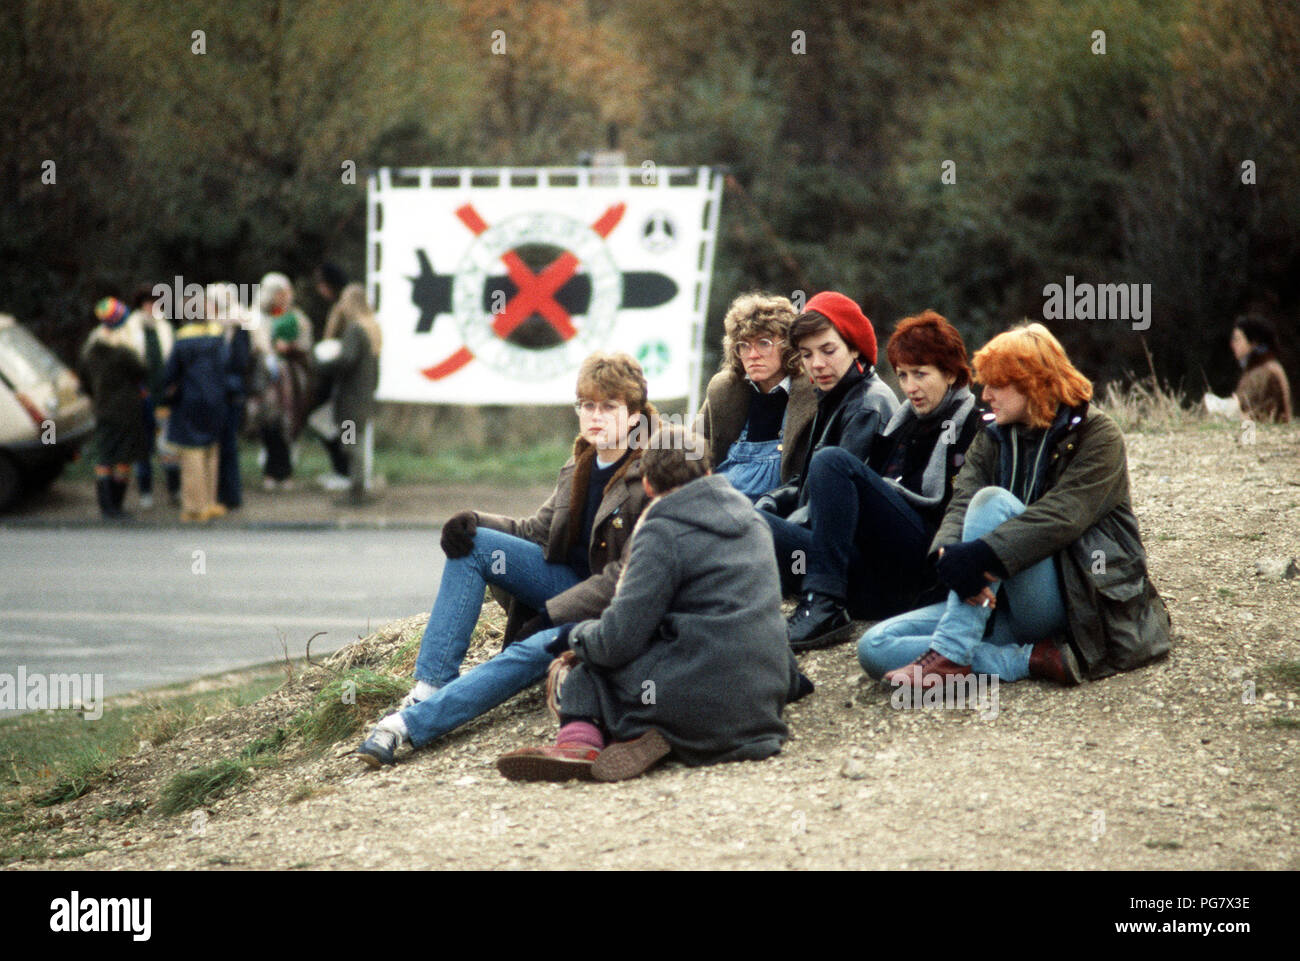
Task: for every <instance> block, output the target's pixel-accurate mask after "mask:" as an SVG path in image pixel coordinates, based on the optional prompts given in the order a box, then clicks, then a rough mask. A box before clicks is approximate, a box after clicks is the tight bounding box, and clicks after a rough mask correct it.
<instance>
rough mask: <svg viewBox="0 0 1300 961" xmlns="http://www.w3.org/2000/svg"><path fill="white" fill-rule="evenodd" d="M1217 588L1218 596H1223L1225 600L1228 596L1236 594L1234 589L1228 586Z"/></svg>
mask: <svg viewBox="0 0 1300 961" xmlns="http://www.w3.org/2000/svg"><path fill="white" fill-rule="evenodd" d="M1217 590H1218V594H1219V596H1220V597H1221V598H1223V599H1224V600H1225V601H1226V600H1227V599H1228V598H1230V597H1236V596H1237V592H1236V591H1234V590H1233V589H1232V588H1230V587H1220V588H1218V589H1217Z"/></svg>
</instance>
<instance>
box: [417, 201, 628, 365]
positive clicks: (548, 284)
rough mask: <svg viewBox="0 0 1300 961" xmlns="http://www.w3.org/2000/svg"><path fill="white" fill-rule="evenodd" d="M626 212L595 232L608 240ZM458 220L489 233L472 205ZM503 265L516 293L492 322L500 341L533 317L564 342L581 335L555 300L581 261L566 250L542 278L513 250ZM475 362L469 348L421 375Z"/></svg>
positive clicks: (614, 213) (611, 215)
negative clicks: (540, 318)
mask: <svg viewBox="0 0 1300 961" xmlns="http://www.w3.org/2000/svg"><path fill="white" fill-rule="evenodd" d="M625 210H627V204H615V205H614V206H612V207H610V208H609V209H608V210H606V211H605V212H604V213H603V214H601V216H600V219H599V220H597V221H596V222H595V223H594V224H592V225H591V229H592V230H594V231H595V232H596V233H597V234H599V235H600V236H601V237H608V236H609V235H610V233H611V232H612V231H613V229H614V228H615V227H617V226H618V222H619V221H620V220H622V219H623V213H624V211H625ZM456 216H457V217H459V218H460V221H461V223H463V224H464V225H465V226H466V227H468V228H469V229H470V231H471V232H472V233H473V234H474V235H475V236H478V235H480V234H482V233H483V232H484V231H486V230H487V229H488V225H487V223H486V221H484V220H483V218H482V217H480V216H479V214H478V211H476V210H475V209H474V207H473V205H472V204H465V206H463V207H461V208H460V209H459V210H457V211H456ZM501 262H502V263H504V264H505V266H506V273H507V274H508V275H509V276H510V280H511V282H512V283H514V285H515V288H516V292H515V295H514V296H513V297H511V298H510V300H509V301H508V302H507V303H506V306H505V309H504V310H503V311H502V312H501V313H500V314H498V315H497V316H496V317H495V318H494V319H493V321H492V329H493V331H495V332H496V335H497V336H498V337H500V338H502V339H503V340H504V339H505V338H506V337H509V336H510V334H511V333H513V332H514V330H515V329H516V328H517V327H518V326H519V325H520V324H522V323H523V322H524V321H525V320H527V319H528V318H529V317H531V316H532V315H533V314H540V315H541V316H542V317H543V318H544V319H545V320H546V322H547V323H548V324H550V325H551V327H552V328H553V329H554V330H555V332H556V333H557V334H559V335H560V337H561V338H562V339H563V340H568V339H569V338H570V337H572V336H573V335H574V334H575V333H577V331H576V330H575V329H574V327H573V323H572V321H571V318H570V317H569V313H568V311H566V310H565V309H564V308H563V307H562V306H560V304H559V302H558V301H557V300H556V299H555V294H556V293H557V292H558V291H559V290H560V288H562V287H563V286H564V285H565V284H567V283H568V282H569V281H570V280H571V279H572V278H573V275H574V274H575V273H577V271H578V258H577V257H576V256H574V254H573V253H572V252H571V251H568V250H566V251H565V252H564V253H563V254H561V255H560V256H559V257H557V258H556V259H555V260H554V261H552V262H551V263H550V264H549V265H548V266H547V267H546V268H545V269H543V270H542V272H541V273H539V274H535V273H533V271H532V270H531V269H530V268H529V266H528V265H527V264H526V263H524V261H523V259H522V258H521V257H520V256H519V255H518V254H517V253H515V252H514V251H513V250H507V251H506V252H505V253H503V254H502V255H501ZM473 359H474V352H473V351H471V350H470V349H469V348H468V347H461V348H460V349H459V350H457V351H456V352H455V353H454V354H452V355H451V356H450V357H448V358H447V359H446V360H444V361H442V362H441V363H439V364H435V365H434V366H432V367H430V368H428V369H426V370H423V371H421V373H422V374H424V376H425V377H428V378H429V379H430V380H440V379H442V378H443V377H446V376H448V375H449V374H453V373H455V372H456V371H458V370H460V369H461V368H462V367H464V366H465V365H466V364H468V363H469V362H470V361H471V360H473Z"/></svg>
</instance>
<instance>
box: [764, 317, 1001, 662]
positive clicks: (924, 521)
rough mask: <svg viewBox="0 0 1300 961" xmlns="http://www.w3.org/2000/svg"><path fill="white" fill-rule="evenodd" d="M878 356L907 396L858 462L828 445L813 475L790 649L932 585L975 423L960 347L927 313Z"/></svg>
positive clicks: (898, 605)
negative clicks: (940, 536) (935, 546)
mask: <svg viewBox="0 0 1300 961" xmlns="http://www.w3.org/2000/svg"><path fill="white" fill-rule="evenodd" d="M885 353H886V354H887V355H888V357H889V362H890V364H891V365H893V368H894V373H896V374H897V375H898V380H899V386H900V387H901V388H902V391H903V396H904V397H905V398H906V400H907V403H905V404H903V405H902V406H900V407H898V408H897V409H896V410H894V411H893V412H892V414H891V415H890V416H889V417H888V418H887V419H885V420H884V421H882V422H881V425H880V426H879V427H878V429H877V434H876V437H875V440H874V442H873V444H872V446H871V448H870V451H869V453H868V455H867V457H866V460H865V463H864V462H863V460H862V459H859V458H858V457H855V456H854V455H853V454H852V453H851V452H850V451H848V450H846V449H845V448H843V447H828V448H826V449H825V450H823V451H821V452H820V453H819V454H818V455H817V456H816V457H815V458H813V460H812V464H811V467H810V469H809V472H808V488H809V491H810V496H809V506H810V518H811V525H812V526H811V530H810V531H809V536H808V537H807V538H806V542H805V543H804V544H803V547H804V549H805V552H806V557H807V573H806V574H805V575H804V579H803V584H802V588H803V592H804V594H803V598H802V600H801V602H800V604H799V606H798V607H797V608H796V609H795V612H794V614H793V615H791V618H790V625H789V638H790V646H791V647H792V648H793V649H794V650H796V651H801V650H808V649H811V648H815V647H825V646H827V645H829V644H834V643H836V642H837V641H847V640H850V639H851V637H852V634H851V628H852V620H851V613H852V614H854V615H857V616H859V617H862V618H868V619H872V620H874V619H877V618H881V617H888V616H889V615H891V614H897V613H899V612H900V611H906V610H909V609H910V608H912V607H914V606H916V602H917V599H918V595H920V594H921V593H922V592H923V591H924V590H926V589H927V588H929V587H932V586H935V582H934V575H933V572H932V571H931V569H930V567H929V565H928V564H927V563H926V553H927V551H928V549H929V546H930V539H931V538H932V537H934V533H935V531H936V530H938V527H939V522H940V521H941V520H943V512H944V508H945V507H946V506H947V505H948V498H949V497H951V496H952V482H953V478H954V476H955V475H956V474H957V471H958V469H959V468H960V467H961V464H962V460H963V455H964V454H965V452H966V448H967V447H968V446H970V443H971V441H972V439H974V436H975V431H976V430H977V429H978V428H979V418H978V417H976V416H974V415H975V396H974V395H973V394H972V393H971V392H970V387H969V386H968V385H969V384H970V366H969V364H968V363H967V360H966V345H965V344H964V343H963V342H962V339H961V334H959V333H958V332H957V329H956V328H955V327H953V325H952V324H950V323H948V321H947V320H945V319H944V318H943V317H942V316H940V315H939V314H937V313H935V312H934V311H933V310H927V311H925V312H924V313H922V314H919V315H917V316H915V317H907V318H904V319H903V320H902V321H900V322H899V324H898V327H897V328H896V329H895V331H894V334H893V336H892V337H890V338H889V343H888V345H887V346H886V348H885Z"/></svg>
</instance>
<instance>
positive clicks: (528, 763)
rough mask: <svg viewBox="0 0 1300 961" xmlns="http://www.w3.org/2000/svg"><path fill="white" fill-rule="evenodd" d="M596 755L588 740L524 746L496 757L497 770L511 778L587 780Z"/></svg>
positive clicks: (523, 779) (521, 779)
mask: <svg viewBox="0 0 1300 961" xmlns="http://www.w3.org/2000/svg"><path fill="white" fill-rule="evenodd" d="M599 755H600V750H599V749H598V748H594V747H592V746H591V745H589V744H552V745H549V746H547V747H525V748H521V749H520V750H518V751H511V752H510V753H509V754H502V755H501V756H500V757H499V758H497V770H498V771H500V772H501V773H502V774H503V775H504V776H505V777H506V778H507V779H508V780H511V781H573V780H578V781H590V780H591V779H592V776H591V765H592V762H593V761H595V760H596V758H597V757H598V756H599Z"/></svg>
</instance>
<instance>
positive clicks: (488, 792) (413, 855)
mask: <svg viewBox="0 0 1300 961" xmlns="http://www.w3.org/2000/svg"><path fill="white" fill-rule="evenodd" d="M1128 440H1129V459H1130V466H1131V471H1132V479H1133V500H1134V506H1135V510H1136V512H1137V515H1138V518H1139V521H1140V522H1141V525H1142V532H1143V537H1144V540H1145V543H1146V546H1147V549H1148V552H1149V555H1150V566H1151V570H1152V574H1153V578H1154V580H1155V582H1156V584H1157V586H1158V587H1159V589H1160V590H1161V592H1162V593H1163V595H1164V597H1165V599H1166V601H1167V602H1168V604H1169V607H1170V610H1171V612H1172V615H1173V619H1174V629H1175V643H1174V648H1173V651H1172V653H1171V655H1170V656H1169V657H1168V658H1166V659H1165V660H1164V661H1162V662H1160V663H1158V664H1155V665H1152V666H1148V667H1146V668H1143V669H1141V670H1138V671H1135V672H1132V673H1129V674H1126V675H1122V676H1118V677H1114V678H1110V679H1108V680H1104V681H1101V682H1097V683H1092V684H1086V685H1084V686H1082V687H1079V688H1074V689H1062V688H1057V687H1054V686H1050V685H1047V684H1045V683H1042V682H1038V681H1026V682H1022V683H1019V684H1014V685H1003V686H1001V688H1000V690H999V703H998V710H997V712H996V716H993V717H991V718H981V717H980V716H979V714H978V713H977V712H976V711H974V710H965V711H955V710H928V711H927V710H897V709H895V708H893V707H892V706H891V699H890V692H888V691H885V690H881V689H879V688H877V687H874V686H868V685H864V684H862V683H861V682H862V681H863V675H862V671H861V669H860V668H859V666H858V664H857V660H856V652H855V647H854V645H844V646H841V647H836V648H832V649H830V650H825V651H819V652H814V653H811V654H807V655H804V656H803V658H802V664H803V667H804V670H805V672H806V673H807V674H808V675H809V676H810V677H811V678H812V679H813V680H814V682H815V683H816V684H817V691H816V693H815V694H814V695H812V696H811V697H808V698H806V699H805V700H803V701H802V702H800V703H798V704H795V705H792V706H791V707H790V708H789V709H788V712H787V719H788V721H789V724H790V729H791V738H790V741H789V742H788V743H787V745H786V747H785V749H784V750H783V751H782V753H781V754H780V755H778V756H777V757H775V758H772V759H770V760H767V761H763V762H757V763H755V762H750V763H742V764H724V765H718V766H715V767H710V768H687V767H684V766H682V765H680V764H669V765H667V766H664V767H661V768H659V769H656V770H655V771H653V772H651V773H650V774H649V775H647V776H645V777H643V778H641V779H639V780H636V781H631V782H626V783H622V784H616V785H597V784H568V785H533V784H512V783H509V782H507V781H505V780H504V779H502V778H501V777H500V776H499V775H498V773H497V772H496V769H495V767H494V761H495V759H496V757H497V756H498V755H499V754H500V753H502V752H504V751H507V750H510V749H513V748H515V747H520V746H525V745H530V744H534V743H540V742H542V741H544V740H547V739H549V738H550V737H551V736H552V735H553V733H554V730H555V727H554V722H553V721H552V720H551V718H550V716H549V714H547V712H546V710H545V708H544V706H543V703H542V695H541V692H540V691H539V690H531V691H528V692H525V693H523V694H521V695H519V696H518V697H516V698H514V699H513V700H511V701H509V702H507V703H506V704H504V705H502V706H501V707H500V708H498V709H496V710H495V711H492V712H491V713H489V714H488V715H486V716H485V717H483V718H480V719H479V720H478V721H476V722H475V723H473V724H470V725H469V726H467V727H466V728H464V729H462V730H461V731H459V732H456V733H454V734H453V735H451V736H449V737H447V738H445V739H443V740H442V741H440V742H438V743H436V744H434V745H432V746H430V747H428V748H426V749H424V750H421V751H418V752H414V753H408V752H407V751H406V750H404V751H403V753H402V754H401V755H399V763H398V764H396V765H395V766H393V767H392V768H389V769H386V770H384V771H382V772H374V773H372V772H368V771H367V770H366V769H364V768H363V767H362V765H361V764H360V763H359V762H358V761H357V760H356V759H354V758H350V757H346V756H338V755H340V754H341V753H342V752H344V751H346V750H348V749H350V748H351V747H353V746H354V745H355V744H356V743H357V741H358V740H359V739H358V738H349V739H348V740H346V741H344V742H340V743H339V744H338V745H335V748H334V749H333V750H331V751H329V752H327V753H326V754H324V755H315V756H313V755H311V754H309V753H307V752H305V751H303V750H302V749H301V747H299V746H296V745H294V744H290V745H289V746H288V747H287V748H286V749H285V751H284V752H283V754H282V758H281V761H280V763H278V764H277V765H274V766H270V767H266V768H259V769H257V770H256V771H255V774H254V777H253V780H252V781H251V783H250V786H249V787H248V788H247V789H245V790H242V791H239V792H238V793H232V794H230V795H229V796H227V797H225V798H224V799H221V800H218V801H216V802H214V803H212V804H210V805H209V806H208V807H206V808H204V809H202V810H199V811H192V812H188V813H185V814H181V815H177V816H174V817H170V818H168V817H163V816H161V815H159V814H157V813H156V811H155V810H154V805H155V804H156V802H157V800H158V797H159V794H160V791H161V789H162V787H163V785H164V784H165V783H166V780H167V779H168V778H169V777H170V776H171V775H172V774H173V773H175V772H177V771H181V770H184V769H186V768H188V767H191V766H193V765H197V764H204V763H210V762H212V761H214V760H217V759H219V758H225V757H233V756H234V755H235V754H237V753H238V752H239V751H240V750H241V749H242V748H244V747H245V746H247V745H248V744H250V743H251V742H252V741H254V740H255V739H257V738H259V737H264V736H266V735H268V734H270V733H272V732H273V731H274V729H275V728H276V727H277V726H285V725H286V724H287V723H288V722H289V720H290V719H291V718H292V717H293V716H294V714H295V713H296V712H297V711H298V710H300V709H301V708H302V707H303V706H304V705H305V704H306V703H307V702H308V701H309V700H310V698H311V696H312V694H313V689H315V688H319V686H320V685H321V684H322V683H323V681H324V680H325V679H326V675H325V673H324V672H323V671H322V672H315V673H313V674H310V675H308V676H307V677H305V678H300V679H298V680H297V681H295V683H294V684H292V685H286V686H285V687H284V688H282V689H281V690H279V691H277V692H275V693H273V694H271V695H269V696H268V697H266V698H264V699H263V700H261V701H259V702H257V703H255V704H252V705H249V706H246V707H243V708H239V709H237V710H234V711H231V712H229V713H227V714H223V715H220V716H217V717H212V718H209V719H207V720H206V721H204V722H203V723H202V724H200V725H199V726H198V727H195V728H192V729H191V730H189V731H187V732H185V733H183V734H181V735H179V736H177V737H176V738H175V739H173V740H172V741H169V742H167V743H166V744H163V745H161V746H160V747H157V748H153V749H148V750H142V752H141V753H139V754H138V755H136V756H135V757H133V758H130V759H128V760H126V761H124V762H123V763H122V764H121V765H120V767H119V768H118V770H117V771H116V772H115V777H113V778H112V779H111V780H109V781H108V782H107V783H104V784H102V785H100V786H99V787H97V788H96V789H95V790H93V791H91V792H90V793H89V794H87V795H86V796H84V797H82V798H80V799H78V800H76V801H73V802H70V803H67V804H64V805H61V806H59V807H57V808H52V809H49V810H48V811H47V812H46V813H44V814H42V815H41V816H42V817H44V818H47V819H49V823H50V824H52V825H58V826H59V827H58V831H57V832H56V833H55V835H54V836H53V837H52V839H51V840H52V841H54V842H55V843H57V844H60V845H65V846H72V845H86V846H91V845H100V846H102V848H101V849H100V850H95V851H91V852H90V853H87V854H85V855H83V856H81V857H79V858H74V859H70V860H61V861H46V862H35V863H21V864H11V865H8V867H10V868H20V867H21V868H58V869H63V868H71V869H80V868H88V869H173V868H220V867H233V868H252V869H289V868H296V869H334V868H388V869H392V868H404V869H405V868H476V869H484V868H489V869H490V868H799V869H803V868H874V869H887V868H1104V869H1120V868H1122V869H1148V868H1160V869H1185V868H1200V869H1288V868H1289V869H1293V870H1294V869H1297V868H1300V838H1298V837H1297V833H1298V832H1300V821H1298V820H1297V814H1298V813H1300V811H1298V806H1297V800H1298V797H1300V785H1298V783H1297V778H1296V776H1295V770H1296V760H1297V758H1296V754H1297V746H1298V744H1300V712H1298V711H1297V710H1296V701H1297V699H1300V682H1297V681H1296V680H1295V675H1294V674H1293V675H1291V678H1290V679H1289V680H1286V679H1280V680H1275V679H1274V676H1273V675H1272V674H1271V673H1270V670H1269V667H1270V665H1274V664H1277V663H1279V662H1284V661H1289V662H1292V663H1295V662H1297V661H1300V626H1298V625H1300V578H1294V579H1282V578H1279V577H1277V576H1275V575H1271V576H1270V575H1260V574H1257V573H1256V563H1257V561H1259V560H1261V559H1270V558H1289V557H1292V556H1295V555H1297V554H1300V431H1297V430H1296V429H1295V428H1261V429H1259V431H1258V432H1257V435H1256V437H1255V443H1254V444H1250V445H1246V444H1242V443H1241V439H1240V436H1239V434H1238V432H1237V431H1235V430H1234V429H1232V428H1228V427H1214V426H1209V425H1198V426H1192V427H1188V428H1184V429H1180V430H1179V431H1177V432H1175V433H1172V434H1170V433H1161V434H1156V433H1150V434H1148V433H1136V434H1130V435H1129V438H1128ZM423 620H424V618H423V616H420V617H413V618H410V619H408V620H407V621H404V622H399V623H396V624H394V625H389V626H388V627H386V628H385V629H384V630H383V631H381V632H379V633H378V634H377V635H375V636H374V637H371V638H369V639H367V640H366V641H364V642H360V643H359V644H358V645H354V647H353V648H351V649H347V650H346V651H345V652H344V655H345V656H347V657H350V658H353V659H355V660H357V661H359V662H366V661H369V662H371V663H378V662H382V661H383V659H384V657H385V655H386V654H391V652H392V651H394V650H395V649H396V648H397V646H398V644H399V642H400V640H401V638H403V637H406V638H409V637H412V636H418V634H419V632H420V630H421V628H422V624H423ZM495 646H496V645H495V644H494V643H492V642H490V641H488V642H484V643H481V644H479V645H478V646H476V647H475V649H474V650H473V651H472V654H471V661H477V660H481V659H482V658H484V657H485V656H487V655H488V654H490V653H492V651H494V650H495ZM131 801H139V802H141V803H142V805H143V806H146V807H145V810H144V811H143V812H142V813H140V814H138V815H135V816H133V817H131V818H129V819H127V820H123V821H119V822H113V821H111V820H100V821H98V822H97V823H96V822H95V821H94V820H93V818H92V814H93V812H95V811H96V810H97V809H102V808H103V806H104V805H106V804H110V803H113V802H117V803H120V804H125V803H129V802H131Z"/></svg>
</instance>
